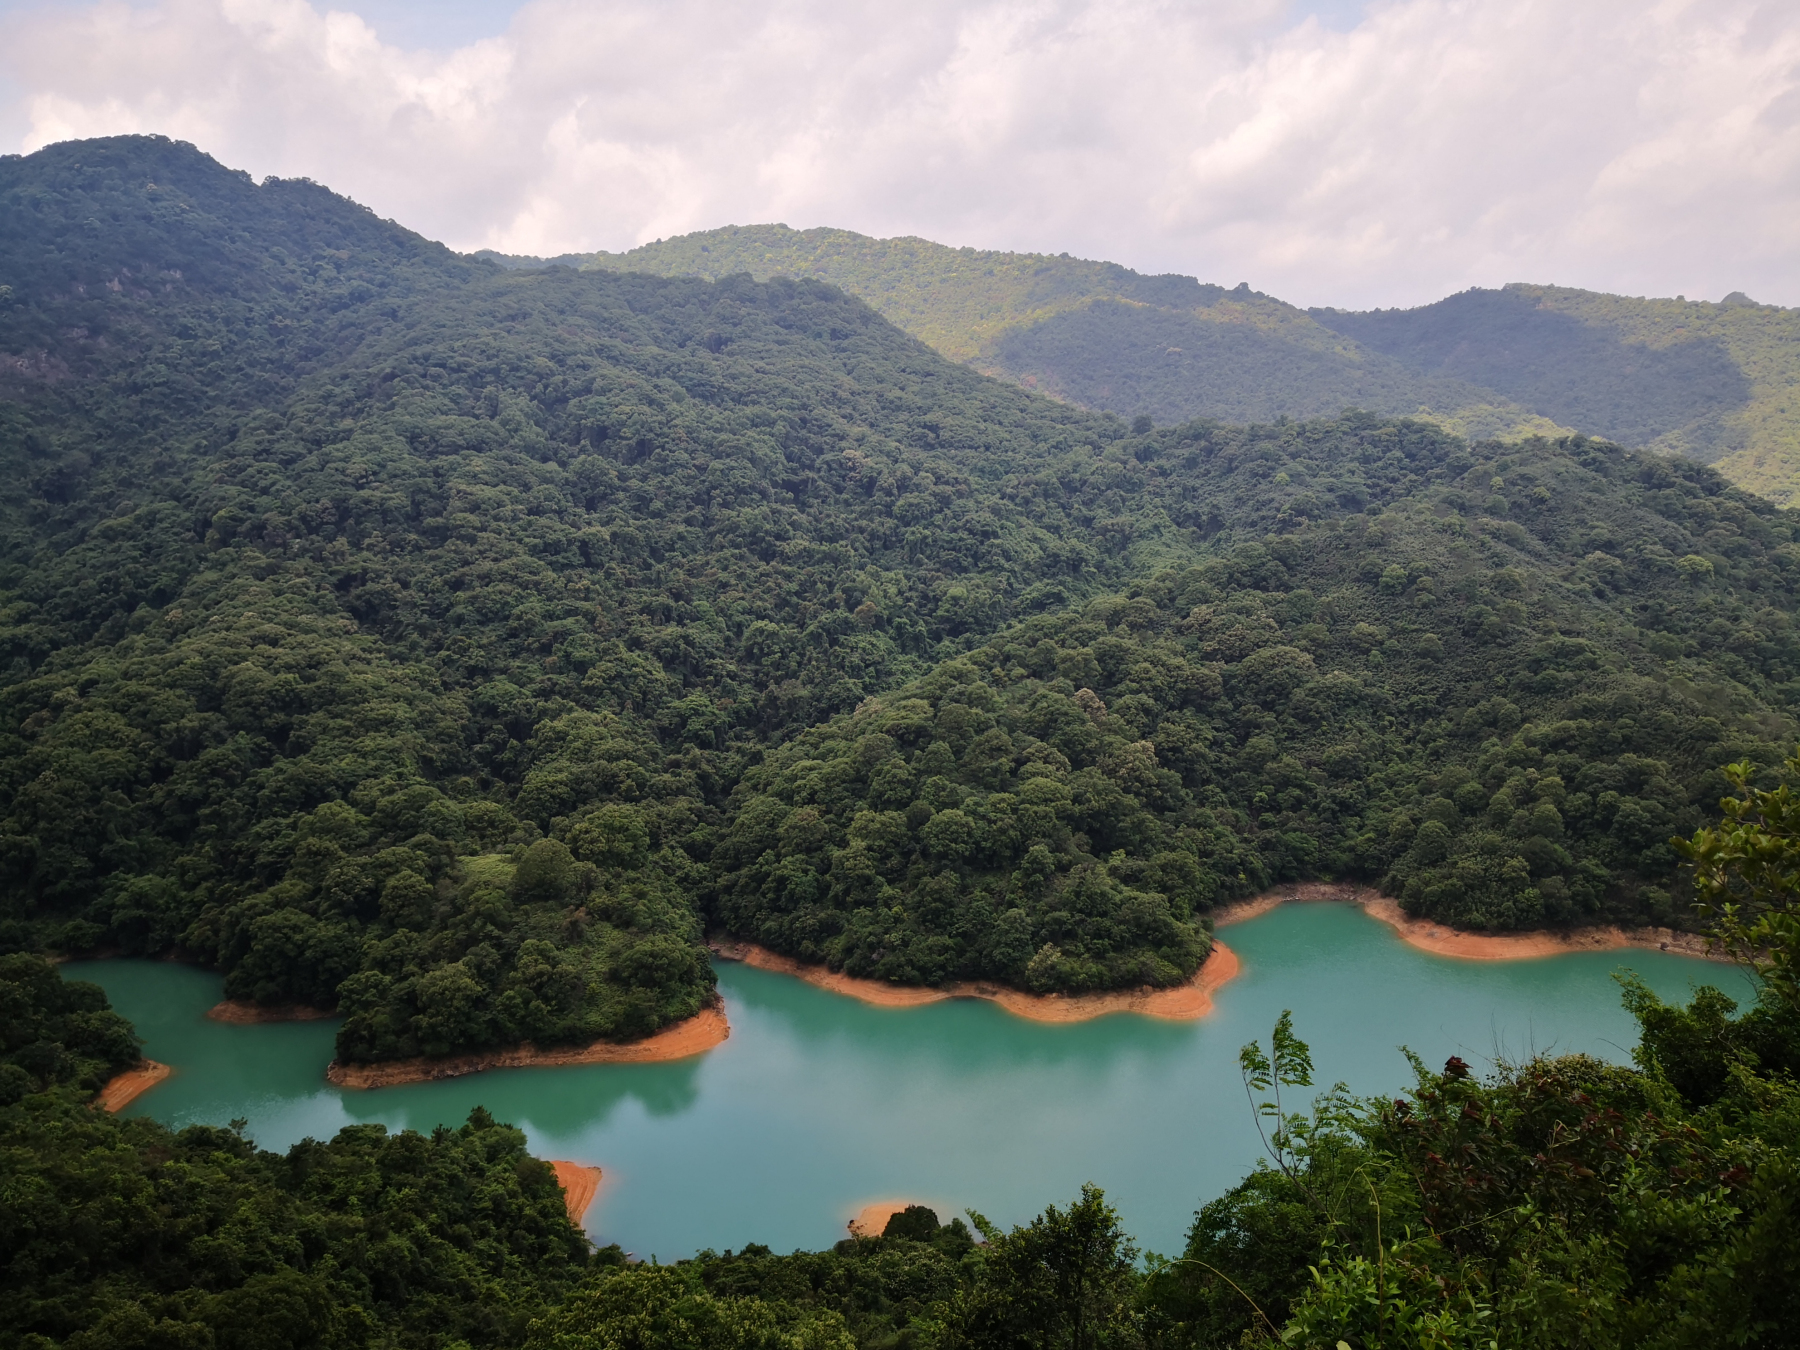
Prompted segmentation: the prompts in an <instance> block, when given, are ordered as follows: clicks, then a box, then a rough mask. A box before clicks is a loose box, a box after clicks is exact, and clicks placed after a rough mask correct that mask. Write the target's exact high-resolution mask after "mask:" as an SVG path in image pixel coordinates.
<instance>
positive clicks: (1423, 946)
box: [1213, 881, 1727, 961]
mask: <svg viewBox="0 0 1800 1350" xmlns="http://www.w3.org/2000/svg"><path fill="white" fill-rule="evenodd" d="M1294 901H1300V902H1308V901H1334V902H1337V903H1340V904H1352V905H1360V906H1361V907H1362V909H1363V910H1364V911H1365V912H1366V913H1367V914H1368V915H1369V916H1370V917H1371V918H1375V919H1380V920H1381V921H1382V922H1383V923H1385V924H1387V925H1388V927H1390V928H1392V929H1393V930H1394V932H1395V933H1397V934H1398V935H1399V937H1400V939H1401V940H1402V941H1403V942H1405V943H1406V944H1407V945H1408V946H1411V947H1417V948H1418V949H1419V950H1420V951H1424V952H1431V953H1432V954H1433V955H1435V956H1454V957H1459V958H1461V959H1462V960H1465V961H1528V960H1534V959H1537V958H1540V957H1545V956H1561V955H1562V954H1564V953H1566V952H1599V951H1616V950H1619V949H1622V948H1626V947H1637V948H1642V949H1646V950H1650V951H1665V952H1674V953H1676V954H1677V955H1680V956H1699V957H1707V958H1710V959H1714V960H1724V959H1727V958H1725V957H1723V956H1722V955H1720V954H1719V953H1717V952H1712V951H1708V950H1707V946H1706V938H1705V937H1704V936H1703V935H1701V934H1699V933H1685V932H1682V931H1681V930H1679V929H1674V928H1620V927H1616V926H1607V925H1600V926H1592V927H1587V928H1564V929H1552V928H1545V929H1534V930H1531V931H1529V932H1520V933H1471V932H1468V931H1466V930H1464V929H1460V928H1452V927H1450V926H1449V925H1448V924H1443V923H1438V922H1436V921H1435V920H1432V919H1415V918H1412V917H1410V916H1409V915H1408V914H1407V913H1406V912H1405V911H1404V910H1402V909H1401V908H1400V903H1399V901H1397V900H1395V899H1393V898H1392V897H1391V896H1386V895H1382V894H1380V893H1379V892H1377V891H1375V890H1373V889H1371V888H1369V887H1367V886H1355V885H1349V884H1346V883H1342V882H1324V881H1309V882H1302V883H1300V884H1297V885H1293V886H1282V887H1279V888H1277V889H1276V890H1273V891H1265V892H1264V893H1263V894H1261V895H1258V896H1254V897H1252V898H1251V899H1249V900H1245V901H1241V902H1240V903H1238V904H1235V905H1229V906H1227V907H1225V908H1224V909H1221V910H1219V911H1218V912H1216V913H1215V914H1214V915H1213V926H1214V927H1215V928H1223V927H1225V926H1226V925H1228V924H1233V923H1242V922H1244V921H1245V920H1246V919H1254V918H1256V917H1257V916H1258V915H1261V914H1267V913H1268V912H1269V911H1270V910H1272V909H1274V908H1275V907H1276V906H1277V905H1284V904H1288V903H1290V902H1294Z"/></svg>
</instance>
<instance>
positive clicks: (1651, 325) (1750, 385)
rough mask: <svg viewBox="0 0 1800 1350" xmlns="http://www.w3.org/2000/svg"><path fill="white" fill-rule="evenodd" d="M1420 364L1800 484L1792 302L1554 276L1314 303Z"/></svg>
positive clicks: (1775, 487) (1347, 328)
mask: <svg viewBox="0 0 1800 1350" xmlns="http://www.w3.org/2000/svg"><path fill="white" fill-rule="evenodd" d="M1311 312H1312V316H1313V317H1314V318H1315V319H1317V320H1318V321H1319V322H1320V323H1322V324H1324V325H1325V326H1326V327H1328V328H1331V329H1333V330H1334V331H1336V332H1339V333H1343V334H1345V335H1346V336H1350V337H1354V338H1355V339H1356V340H1357V341H1359V342H1360V343H1362V344H1363V345H1364V346H1366V347H1369V348H1372V349H1373V350H1375V351H1378V352H1381V353H1383V354H1385V355H1388V356H1392V357H1394V358H1395V359H1396V360H1398V361H1400V362H1402V363H1403V364H1404V365H1405V366H1406V367H1407V368H1408V369H1409V370H1412V371H1413V372H1415V373H1416V374H1418V375H1420V376H1426V377H1434V378H1450V379H1461V380H1467V381H1470V382H1471V383H1474V384H1479V385H1482V386H1485V387H1486V388H1489V389H1494V390H1498V391H1499V392H1500V393H1502V394H1504V395H1505V396H1506V397H1508V398H1511V399H1515V400H1517V401H1518V402H1519V403H1521V404H1523V405H1525V406H1526V407H1529V408H1531V409H1533V410H1534V411H1537V412H1540V413H1542V414H1544V415H1545V416H1546V417H1550V418H1553V419H1554V420H1556V421H1558V422H1561V423H1563V424H1564V425H1566V426H1574V427H1579V428H1581V429H1582V430H1583V431H1586V432H1588V433H1589V434H1590V435H1598V436H1605V437H1607V438H1609V439H1611V440H1615V441H1619V442H1622V443H1624V444H1627V445H1639V446H1648V447H1651V448H1653V449H1658V450H1666V451H1669V452H1671V453H1674V454H1680V455H1686V456H1689V457H1691V458H1694V459H1699V460H1703V461H1706V462H1709V463H1716V464H1717V465H1718V467H1719V470H1720V471H1721V472H1722V473H1724V474H1725V475H1726V476H1727V477H1728V478H1730V479H1731V480H1732V481H1733V482H1735V483H1738V484H1739V485H1741V486H1743V487H1746V488H1749V489H1750V490H1751V491H1753V492H1758V493H1761V494H1762V495H1764V496H1767V497H1770V498H1772V499H1774V500H1776V501H1780V502H1784V503H1786V502H1792V501H1793V500H1794V499H1795V497H1796V495H1797V494H1800V359H1797V357H1796V352H1797V351H1800V346H1797V345H1796V344H1800V310H1793V309H1781V308H1779V307H1777V306H1774V305H1759V304H1757V303H1756V302H1754V301H1752V300H1751V299H1749V298H1748V297H1747V296H1745V295H1743V294H1741V293H1734V294H1732V295H1730V296H1727V297H1726V299H1725V300H1724V302H1723V303H1721V304H1706V303H1703V302H1697V301H1689V300H1684V299H1682V298H1681V297H1679V296H1677V297H1676V298H1675V299H1673V300H1645V299H1633V298H1630V297H1627V296H1620V295H1602V294H1598V293H1596V292H1593V291H1579V290H1571V289H1569V288H1567V287H1562V286H1524V285H1512V286H1506V287H1503V288H1502V289H1500V290H1497V291H1484V290H1472V291H1465V292H1463V293H1462V294H1461V295H1453V296H1451V297H1450V298H1448V299H1447V300H1440V301H1439V302H1438V303H1437V304H1435V305H1426V306H1424V307H1422V308H1419V309H1411V310H1376V311H1374V312H1373V313H1368V314H1352V313H1344V312H1341V311H1337V310H1313V311H1311Z"/></svg>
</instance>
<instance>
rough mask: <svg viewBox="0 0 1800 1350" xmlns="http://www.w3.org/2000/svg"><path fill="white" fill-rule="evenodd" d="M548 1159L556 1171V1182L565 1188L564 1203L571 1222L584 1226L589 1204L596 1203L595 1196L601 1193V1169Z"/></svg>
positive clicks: (583, 1164) (577, 1225)
mask: <svg viewBox="0 0 1800 1350" xmlns="http://www.w3.org/2000/svg"><path fill="white" fill-rule="evenodd" d="M546 1161H548V1162H550V1166H551V1168H552V1169H553V1170H554V1171H555V1173H556V1184H557V1185H559V1186H561V1187H562V1189H563V1204H564V1205H565V1206H567V1207H568V1211H569V1222H570V1223H572V1224H574V1225H575V1226H576V1227H577V1228H580V1227H582V1226H583V1223H584V1222H585V1220H586V1219H587V1212H588V1206H590V1205H592V1204H593V1203H594V1197H595V1196H596V1195H598V1194H599V1193H600V1178H601V1176H602V1173H601V1171H600V1169H599V1168H598V1167H590V1166H588V1165H587V1164H586V1163H578V1162H563V1161H561V1160H556V1161H551V1160H549V1159H546Z"/></svg>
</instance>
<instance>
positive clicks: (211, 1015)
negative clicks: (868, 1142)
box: [206, 998, 337, 1027]
mask: <svg viewBox="0 0 1800 1350" xmlns="http://www.w3.org/2000/svg"><path fill="white" fill-rule="evenodd" d="M206 1016H207V1017H208V1019H210V1020H211V1021H214V1022H227V1023H229V1024H231V1025H232V1026H240V1027H247V1026H253V1025H255V1024H257V1023H259V1022H322V1021H324V1020H325V1019H326V1018H327V1017H336V1016H337V1011H336V1010H335V1009H332V1008H314V1007H312V1006H311V1005H309V1004H306V1003H252V1002H250V1001H249V1000H248V999H242V998H228V999H225V1000H223V1001H221V1002H218V1003H215V1004H213V1005H212V1007H210V1008H208V1009H207V1010H206Z"/></svg>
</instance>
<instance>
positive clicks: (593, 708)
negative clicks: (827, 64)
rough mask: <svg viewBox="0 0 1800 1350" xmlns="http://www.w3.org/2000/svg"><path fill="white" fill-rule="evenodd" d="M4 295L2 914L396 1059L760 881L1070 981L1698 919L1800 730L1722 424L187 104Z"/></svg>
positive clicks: (768, 913)
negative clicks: (1318, 415) (371, 157)
mask: <svg viewBox="0 0 1800 1350" xmlns="http://www.w3.org/2000/svg"><path fill="white" fill-rule="evenodd" d="M0 286H4V287H5V290H4V291H0V296H3V297H4V307H3V308H0V457H4V463H5V467H6V472H7V473H8V474H9V475H10V476H11V481H13V482H14V483H16V484H18V485H20V490H19V491H17V492H15V493H14V494H12V495H11V496H10V497H9V498H8V500H7V502H6V503H5V504H4V506H3V507H0V531H3V538H0V641H3V642H4V649H3V650H4V661H5V665H4V682H3V684H0V707H3V716H0V868H4V872H5V878H6V901H5V903H6V906H7V911H6V915H5V918H4V920H3V921H0V923H3V927H0V932H3V934H4V937H5V941H6V943H7V944H8V945H10V946H13V947H32V946H37V947H47V948H51V949H58V950H65V951H86V950H96V949H105V950H115V951H123V952H132V953H153V952H156V953H162V952H174V953H179V954H182V955H184V956H186V957H187V958H189V959H193V960H198V961H201V962H204V963H206V964H209V965H211V966H214V967H216V968H218V969H220V970H222V971H223V972H224V973H225V977H226V989H227V992H228V994H230V995H232V996H234V997H238V998H243V999H250V1000H256V1001H260V1002H265V1003H286V1002H301V1003H310V1004H315V1005H319V1006H328V1007H329V1006H336V1007H338V1008H340V1009H341V1010H342V1011H343V1012H344V1013H345V1014H346V1021H345V1024H344V1027H343V1031H342V1033H341V1036H340V1039H339V1047H338V1048H339V1054H340V1057H342V1058H344V1059H346V1060H355V1061H369V1060H380V1059H388V1058H395V1057H405V1056H412V1055H441V1054H446V1053H450V1052H452V1051H469V1050H478V1049H481V1048H483V1047H491V1046H498V1045H505V1044H512V1043H516V1042H518V1041H521V1040H528V1039H529V1040H533V1041H537V1042H540V1043H556V1042H570V1041H588V1040H593V1039H596V1038H607V1037H610V1038H615V1039H624V1038H631V1037H636V1036H641V1035H644V1034H646V1033H649V1032H652V1031H655V1030H657V1029H658V1028H660V1027H663V1026H666V1025H668V1024H670V1023H672V1022H675V1021H678V1020H680V1019H682V1018H684V1017H687V1016H689V1015H691V1014H692V1013H694V1012H695V1011H696V1010H698V1009H699V1008H700V1007H702V1006H703V1005H704V1004H705V1003H706V1002H707V1001H708V1000H709V999H711V998H712V997H713V996H714V995H713V981H712V974H711V969H710V966H709V964H708V962H707V960H706V953H705V950H704V948H703V946H702V938H703V936H704V935H705V933H706V932H707V931H708V930H709V929H710V930H720V931H724V932H726V933H729V934H730V935H732V936H735V937H738V938H743V939H749V940H754V941H757V942H761V943H764V944H766V945H768V946H770V947H773V948H776V949H778V950H781V951H784V952H787V953H790V954H793V955H795V956H798V957H801V958H803V959H807V960H816V961H827V962H830V963H832V964H833V965H835V966H839V967H842V968H846V969H849V970H851V971H853V972H854V973H859V974H869V975H874V976H877V977H885V978H889V979H892V980H896V981H901V982H909V983H917V982H927V983H929V982H937V981H941V980H947V979H954V978H985V979H993V980H999V981H1003V982H1006V983H1010V984H1013V985H1016V986H1018V987H1021V988H1026V989H1031V990H1037V991H1043V992H1050V991H1080V990H1089V989H1099V988H1109V987H1118V986H1124V985H1142V984H1151V985H1166V984H1170V983H1173V982H1176V981H1178V980H1181V979H1183V978H1185V977H1186V976H1187V975H1189V974H1191V973H1192V972H1193V971H1194V969H1195V968H1196V967H1197V965H1198V964H1199V963H1200V962H1201V961H1202V960H1203V959H1204V957H1205V955H1206V952H1207V951H1208V949H1209V944H1210V935H1209V931H1210V930H1209V924H1208V919H1207V916H1208V914H1209V912H1210V911H1211V910H1212V909H1213V908H1214V907H1216V906H1217V905H1219V904H1220V903H1222V902H1224V901H1227V900H1230V899H1232V898H1235V897H1239V896H1243V895H1247V894H1250V893H1252V892H1254V891H1256V890H1258V889H1260V888H1262V887H1264V886H1267V885H1268V884H1270V883H1272V882H1277V881H1280V880H1284V879H1293V878H1303V877H1341V878H1355V879H1360V880H1363V881H1366V882H1370V883H1377V884H1380V885H1382V886H1383V887H1385V888H1387V889H1388V890H1390V891H1392V892H1394V893H1396V894H1398V895H1399V896H1400V897H1401V898H1402V901H1403V903H1404V904H1405V905H1406V907H1407V908H1408V909H1409V910H1411V911H1412V912H1415V913H1419V914H1426V915H1430V916H1432V917H1435V918H1438V919H1441V920H1444V921H1446V922H1452V923H1457V924H1462V925H1468V926H1472V927H1489V928H1509V927H1521V926H1523V927H1531V926H1538V925H1543V924H1562V923H1579V922H1589V921H1594V920H1598V919H1621V920H1649V919H1654V920H1657V921H1660V922H1678V923H1679V922H1684V921H1685V920H1686V917H1687V915H1688V913H1689V910H1688V903H1687V900H1686V899H1685V898H1684V895H1683V892H1682V890H1681V882H1680V880H1679V878H1678V876H1677V873H1676V870H1675V865H1674V864H1675V859H1674V856H1673V854H1672V852H1671V851H1670V849H1669V847H1668V840H1669V838H1670V836H1671V835H1673V834H1676V833H1681V832H1687V831H1690V830H1692V829H1693V828H1694V827H1695V826H1696V825H1697V824H1698V823H1699V822H1700V821H1701V819H1702V818H1703V816H1704V815H1705V814H1706V813H1707V812H1708V811H1710V809H1711V807H1712V804H1713V803H1714V802H1716V801H1717V799H1718V797H1719V796H1720V794H1721V791H1722V790H1723V780H1722V778H1721V777H1720V774H1719V766H1720V765H1722V764H1724V763H1726V762H1727V761H1731V760H1738V759H1743V758H1751V759H1755V760H1758V761H1759V762H1762V763H1765V764H1773V763H1776V762H1779V760H1780V758H1781V754H1782V746H1783V744H1784V742H1786V741H1788V740H1790V739H1791V738H1792V737H1793V735H1794V734H1795V729H1794V723H1793V719H1792V710H1793V705H1794V698H1795V694H1796V692H1800V684H1796V680H1800V637H1797V636H1796V633H1795V631H1794V626H1793V623H1794V612H1795V605H1796V600H1797V589H1796V588H1800V536H1797V534H1796V527H1797V526H1800V519H1796V518H1794V517H1791V516H1790V515H1789V514H1787V513H1786V512H1783V511H1781V510H1778V509H1777V508H1776V507H1774V506H1772V505H1770V504H1769V503H1767V502H1766V501H1763V500H1761V499H1758V498H1756V497H1753V496H1750V495H1747V494H1745V493H1743V492H1741V491H1739V490H1737V489H1735V488H1733V487H1731V486H1730V485H1729V484H1727V483H1726V482H1725V481H1724V479H1723V478H1722V477H1721V476H1720V475H1719V474H1718V473H1717V472H1716V471H1715V470H1713V469H1711V468H1707V467H1704V466H1702V465H1699V464H1697V463H1694V462H1692V461H1688V460H1683V459H1679V458H1671V457H1665V456H1661V455H1656V454H1644V453H1636V452H1631V451H1627V450H1624V449H1621V448H1620V447H1618V446H1616V445H1613V444H1610V443H1606V442H1603V441H1598V440H1591V439H1587V438H1583V437H1572V436H1566V437H1559V438H1556V439H1547V438H1532V439H1526V440H1522V441H1517V442H1512V443H1502V442H1497V441H1477V442H1472V443H1471V442H1469V441H1466V440H1464V439H1462V438H1459V437H1457V436H1454V435H1452V434H1450V433H1448V432H1446V431H1445V430H1443V429H1442V428H1441V427H1439V426H1436V425H1434V424H1432V423H1429V422H1426V421H1421V420H1394V419H1390V418H1384V417H1381V416H1377V415H1375V414H1372V413H1345V414H1342V415H1337V416H1333V417H1330V418H1326V419H1322V420H1313V421H1292V420H1281V421H1277V422H1274V423H1264V424H1260V425H1251V426H1244V427H1227V426H1223V425H1220V424H1218V423H1215V422H1208V421H1192V422H1184V423H1181V424H1179V425H1175V426H1168V427H1162V428H1157V427H1155V426H1153V425H1152V424H1151V423H1150V421H1149V420H1148V419H1140V420H1139V421H1137V422H1135V423H1133V424H1129V425H1128V424H1127V423H1125V422H1124V421H1122V420H1120V419H1118V418H1115V417H1112V416H1110V415H1107V414H1105V413H1099V412H1091V411H1088V410H1085V409H1083V408H1080V407H1077V406H1073V405H1071V404H1067V403H1059V402H1055V401H1052V400H1049V399H1046V398H1044V397H1042V396H1040V395H1037V394H1034V393H1032V392H1030V391H1028V390H1026V389H1023V388H1020V387H1018V386H1017V385H1015V384H1009V383H1006V382H1002V381H997V380H994V379H991V378H987V377H984V376H982V375H980V374H978V373H977V372H975V371H973V370H971V369H969V368H967V367H966V366H963V365H959V364H956V363H954V362H951V361H949V360H946V359H945V358H943V357H942V356H940V355H938V354H937V353H936V352H934V351H932V350H931V349H930V348H929V347H927V346H925V345H924V344H923V343H921V342H920V341H918V340H916V339H914V338H912V337H909V336H907V335H906V334H905V333H903V332H901V331H900V330H899V329H898V328H896V327H894V326H893V325H891V324H890V323H888V322H887V321H885V320H884V319H882V318H881V317H880V316H879V315H878V314H877V313H876V312H875V311H874V310H873V309H871V308H870V307H869V306H868V305H866V304H864V303H863V302H862V301H859V300H857V299H854V298H852V297H851V296H849V295H847V294H845V293H844V292H843V291H842V290H839V289H837V288H836V287H834V286H832V285H828V284H825V283H823V282H820V281H815V280H804V279H802V280H791V279H782V280H775V281H769V282H758V281H754V280H752V279H750V278H748V277H745V276H741V275H739V276H731V277H727V278H726V279H723V280H720V281H717V282H713V281H706V280H702V279H696V278H669V277H654V276H647V275H642V274H635V273H621V272H614V271H610V270H606V269H591V270H574V269H568V268H548V269H534V270H520V269H510V270H509V269H507V268H503V267H501V266H498V265H497V264H494V263H492V262H489V261H483V260H472V259H468V258H463V257H459V256H457V255H455V254H452V253H450V252H448V251H447V250H444V249H442V248H440V247H438V246H437V245H434V244H431V243H429V242H427V241H425V240H423V239H420V238H419V237H417V236H415V235H412V234H410V233H408V232H407V231H405V230H403V229H401V228H400V227H398V226H395V225H393V224H390V223H387V222H382V221H379V220H377V219H375V218H374V217H373V216H372V215H371V214H370V213H368V212H367V211H365V210H363V209H362V208H360V207H357V206H356V205H354V204H353V203H350V202H347V201H345V200H343V199H342V198H339V197H336V196H334V195H332V194H331V193H329V192H328V191H326V190H325V189H323V188H321V187H318V186H316V185H313V184H310V183H304V182H280V181H274V180H271V181H268V182H265V183H263V184H262V185H260V186H259V185H257V184H255V183H253V182H252V181H251V180H250V179H249V178H247V177H246V176H244V175H242V174H238V173H233V172H231V171H229V170H226V169H224V168H222V167H221V166H219V165H218V164H216V163H215V162H213V161H212V160H210V159H208V158H206V157H205V156H203V155H201V154H199V153H198V152H196V151H194V150H193V149H192V148H191V147H187V146H183V145H179V144H176V143H173V142H169V141H164V140H160V139H157V138H148V137H137V138H119V139H114V140H108V141H89V142H78V143H71V144H66V145H59V146H53V147H50V148H49V149H46V150H44V151H41V152H39V153H37V154H34V155H32V156H29V157H24V158H19V157H11V158H7V159H3V160H0Z"/></svg>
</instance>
